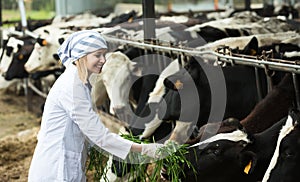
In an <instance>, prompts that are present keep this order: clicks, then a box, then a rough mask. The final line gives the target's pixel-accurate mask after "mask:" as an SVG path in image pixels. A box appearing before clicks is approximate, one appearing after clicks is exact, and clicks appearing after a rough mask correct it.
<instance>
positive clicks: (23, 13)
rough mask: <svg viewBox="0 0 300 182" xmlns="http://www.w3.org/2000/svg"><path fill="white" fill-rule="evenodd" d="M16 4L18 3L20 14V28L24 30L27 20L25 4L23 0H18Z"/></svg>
mask: <svg viewBox="0 0 300 182" xmlns="http://www.w3.org/2000/svg"><path fill="white" fill-rule="evenodd" d="M18 5H19V10H20V14H21V24H22V29H23V30H25V29H26V28H27V20H26V11H25V6H24V1H23V0H19V1H18Z"/></svg>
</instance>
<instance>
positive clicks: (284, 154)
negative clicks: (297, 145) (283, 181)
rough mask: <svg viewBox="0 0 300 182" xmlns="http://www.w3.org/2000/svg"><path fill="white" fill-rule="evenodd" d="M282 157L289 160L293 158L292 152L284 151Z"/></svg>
mask: <svg viewBox="0 0 300 182" xmlns="http://www.w3.org/2000/svg"><path fill="white" fill-rule="evenodd" d="M282 157H283V158H284V159H289V158H292V157H294V153H293V152H292V151H290V150H285V151H284V152H283V154H282Z"/></svg>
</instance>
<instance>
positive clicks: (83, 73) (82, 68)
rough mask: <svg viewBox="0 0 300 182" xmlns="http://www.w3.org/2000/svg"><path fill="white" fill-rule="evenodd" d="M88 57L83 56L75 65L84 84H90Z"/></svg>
mask: <svg viewBox="0 0 300 182" xmlns="http://www.w3.org/2000/svg"><path fill="white" fill-rule="evenodd" d="M86 62H87V57H86V56H83V57H81V58H79V59H78V60H76V61H75V65H76V66H77V69H78V75H79V79H80V80H81V81H82V82H83V83H84V84H86V83H88V69H87V66H86Z"/></svg>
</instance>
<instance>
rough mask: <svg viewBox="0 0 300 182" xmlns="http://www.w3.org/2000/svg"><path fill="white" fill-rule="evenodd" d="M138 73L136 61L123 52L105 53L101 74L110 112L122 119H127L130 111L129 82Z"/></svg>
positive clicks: (131, 81)
mask: <svg viewBox="0 0 300 182" xmlns="http://www.w3.org/2000/svg"><path fill="white" fill-rule="evenodd" d="M139 73H140V71H139V69H138V68H137V67H136V63H133V62H131V61H130V60H129V58H128V57H127V56H126V55H125V54H123V53H121V52H113V53H107V56H106V63H105V64H104V67H103V70H102V73H101V76H102V79H103V82H104V85H105V88H106V90H107V93H108V96H109V98H110V101H111V103H110V105H111V106H110V112H111V113H115V112H116V113H115V114H117V115H118V114H119V115H118V117H121V118H120V119H122V120H124V121H129V120H128V119H129V118H128V117H129V115H130V113H131V112H132V111H131V106H130V103H129V93H130V89H131V86H132V84H130V83H133V80H134V79H135V77H136V76H138V75H139ZM126 113H128V114H126Z"/></svg>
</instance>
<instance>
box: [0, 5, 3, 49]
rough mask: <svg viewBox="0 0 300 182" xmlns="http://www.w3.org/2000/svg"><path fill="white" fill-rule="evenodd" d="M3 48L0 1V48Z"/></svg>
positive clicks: (0, 7)
mask: <svg viewBox="0 0 300 182" xmlns="http://www.w3.org/2000/svg"><path fill="white" fill-rule="evenodd" d="M2 46H3V32H2V0H0V48H2Z"/></svg>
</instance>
